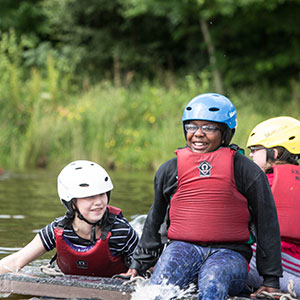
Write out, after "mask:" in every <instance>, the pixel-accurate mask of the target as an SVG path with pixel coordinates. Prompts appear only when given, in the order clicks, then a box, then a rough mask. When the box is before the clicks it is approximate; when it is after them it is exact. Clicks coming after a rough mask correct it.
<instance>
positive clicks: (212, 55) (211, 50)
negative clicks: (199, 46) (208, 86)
mask: <svg viewBox="0 0 300 300" xmlns="http://www.w3.org/2000/svg"><path fill="white" fill-rule="evenodd" d="M200 27H201V31H202V34H203V38H204V42H205V43H206V45H207V51H208V56H209V63H210V65H211V68H212V72H213V78H214V83H215V88H216V91H217V92H218V93H220V94H223V83H222V77H221V73H220V71H219V69H218V65H217V58H216V51H215V47H214V44H213V42H212V39H211V35H210V32H209V30H208V26H207V22H206V20H204V19H202V18H201V19H200Z"/></svg>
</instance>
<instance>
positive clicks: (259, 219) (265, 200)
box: [234, 153, 282, 288]
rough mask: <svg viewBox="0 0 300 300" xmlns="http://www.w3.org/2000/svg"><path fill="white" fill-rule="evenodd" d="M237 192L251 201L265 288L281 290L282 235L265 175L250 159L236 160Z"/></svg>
mask: <svg viewBox="0 0 300 300" xmlns="http://www.w3.org/2000/svg"><path fill="white" fill-rule="evenodd" d="M234 171H235V179H236V184H237V188H238V190H239V191H240V192H241V193H242V194H243V195H244V196H245V197H246V198H247V199H248V204H249V208H250V211H251V215H252V218H253V223H254V226H255V234H256V242H257V252H256V262H257V270H258V272H259V274H260V275H261V276H263V277H264V285H265V286H270V287H274V288H279V277H281V276H282V266H281V242H280V231H279V224H278V218H277V211H276V207H275V202H274V198H273V195H272V191H271V188H270V186H269V183H268V179H267V176H266V175H265V173H264V172H263V171H262V170H261V169H260V168H259V167H258V166H257V165H256V164H255V163H254V162H252V161H251V160H250V159H249V158H247V157H245V156H243V155H241V154H239V153H237V154H236V156H235V166H234Z"/></svg>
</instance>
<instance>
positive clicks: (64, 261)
mask: <svg viewBox="0 0 300 300" xmlns="http://www.w3.org/2000/svg"><path fill="white" fill-rule="evenodd" d="M108 209H109V213H110V214H113V215H115V216H117V215H118V214H119V213H120V212H121V210H120V209H119V208H116V207H113V206H108ZM104 230H105V228H104ZM104 230H103V232H104ZM63 231H64V230H63V228H59V227H56V228H55V230H54V232H55V238H56V250H57V258H56V261H57V264H58V266H59V268H60V269H61V271H62V272H63V273H65V274H71V275H85V276H99V277H111V276H113V275H115V274H119V273H123V272H127V268H126V267H125V265H124V263H123V262H122V257H121V256H113V255H112V254H111V252H110V249H109V238H110V237H111V232H110V231H109V232H108V233H107V235H106V236H105V237H104V239H102V236H100V238H99V239H97V241H96V243H95V244H94V245H92V246H89V247H83V248H82V247H76V246H75V245H73V244H72V243H71V242H70V241H69V240H68V239H67V238H66V237H64V235H63Z"/></svg>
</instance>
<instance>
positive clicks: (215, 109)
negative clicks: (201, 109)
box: [208, 107, 220, 111]
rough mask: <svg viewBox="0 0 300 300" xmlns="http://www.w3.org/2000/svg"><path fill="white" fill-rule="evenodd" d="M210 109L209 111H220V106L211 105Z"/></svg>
mask: <svg viewBox="0 0 300 300" xmlns="http://www.w3.org/2000/svg"><path fill="white" fill-rule="evenodd" d="M208 110H209V111H219V110H220V108H218V107H210V108H209V109H208Z"/></svg>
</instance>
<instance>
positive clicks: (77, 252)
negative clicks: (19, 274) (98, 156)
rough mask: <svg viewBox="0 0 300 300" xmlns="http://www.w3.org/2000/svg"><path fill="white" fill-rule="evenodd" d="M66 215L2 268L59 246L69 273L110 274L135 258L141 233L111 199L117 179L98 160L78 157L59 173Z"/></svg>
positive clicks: (3, 262)
mask: <svg viewBox="0 0 300 300" xmlns="http://www.w3.org/2000/svg"><path fill="white" fill-rule="evenodd" d="M57 189H58V195H59V198H60V200H61V202H62V203H63V205H64V206H65V207H66V209H67V212H66V214H65V216H63V217H60V218H57V219H55V220H54V221H53V222H52V223H51V224H49V225H47V226H46V227H44V228H42V229H41V230H40V231H39V233H38V234H37V235H36V236H35V238H34V239H33V240H32V241H31V242H30V243H29V244H28V245H26V246H25V247H24V248H22V249H21V250H20V251H18V252H16V253H13V254H11V255H9V256H7V257H5V258H3V259H2V260H1V261H0V273H8V272H16V271H18V270H20V269H21V268H22V267H24V266H25V265H27V264H28V263H29V262H31V261H33V260H34V259H37V258H38V257H40V256H41V255H43V254H44V253H45V252H46V251H50V250H52V249H54V248H56V251H57V255H56V256H55V258H56V262H57V265H58V266H59V268H60V270H61V271H62V272H63V273H65V274H72V275H86V276H99V277H111V276H113V275H115V274H119V273H121V272H125V271H127V269H128V266H129V264H130V263H131V257H132V254H133V252H134V250H135V248H136V245H137V243H138V235H137V233H136V232H135V231H134V229H133V228H132V227H131V225H130V224H129V223H128V221H127V220H126V219H125V218H124V217H123V215H122V212H121V210H120V209H119V208H116V207H113V206H110V205H108V202H109V198H110V192H111V190H112V189H113V184H112V182H111V179H110V177H109V175H108V174H107V172H106V171H105V170H104V169H103V168H102V167H101V166H100V165H98V164H97V163H95V162H92V161H87V160H77V161H74V162H72V163H70V164H68V165H67V166H66V167H65V168H63V170H62V171H61V172H60V174H59V176H58V178H57Z"/></svg>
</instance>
